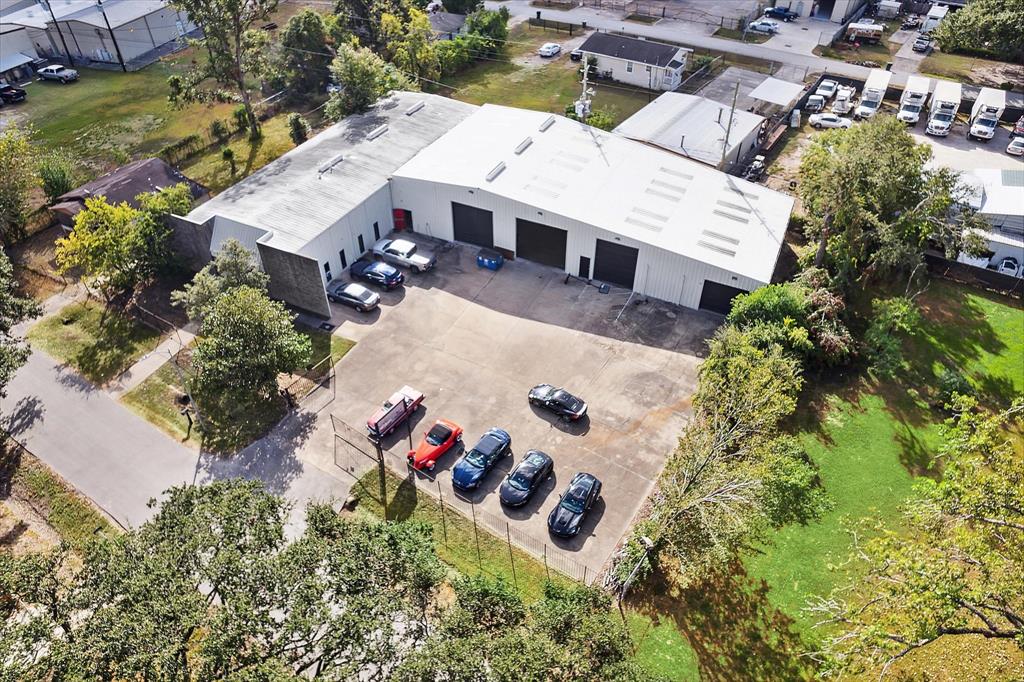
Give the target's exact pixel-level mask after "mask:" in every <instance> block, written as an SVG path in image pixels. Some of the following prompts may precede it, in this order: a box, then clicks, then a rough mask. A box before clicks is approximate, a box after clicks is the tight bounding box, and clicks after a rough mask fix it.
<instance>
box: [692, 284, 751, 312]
mask: <svg viewBox="0 0 1024 682" xmlns="http://www.w3.org/2000/svg"><path fill="white" fill-rule="evenodd" d="M745 293H747V292H746V290H744V289H737V288H736V287H730V286H727V285H725V284H719V283H718V282H712V281H710V280H704V288H703V289H702V290H701V292H700V305H699V306H698V307H699V308H700V309H701V310H710V311H712V312H715V313H721V314H723V315H728V314H729V310H731V309H732V299H734V298H736V297H737V296H739V295H740V294H745Z"/></svg>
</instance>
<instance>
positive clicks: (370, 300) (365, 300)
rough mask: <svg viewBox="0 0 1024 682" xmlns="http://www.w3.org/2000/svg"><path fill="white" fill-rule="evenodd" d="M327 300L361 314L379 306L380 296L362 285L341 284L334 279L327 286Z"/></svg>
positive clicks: (353, 283)
mask: <svg viewBox="0 0 1024 682" xmlns="http://www.w3.org/2000/svg"><path fill="white" fill-rule="evenodd" d="M327 298H329V299H330V300H332V301H334V302H335V303H340V304H342V305H347V306H349V307H352V308H355V309H356V310H358V311H359V312H361V313H368V312H370V311H371V310H373V309H374V308H376V307H377V306H378V305H380V294H378V293H375V292H373V291H370V290H369V289H367V288H366V287H364V286H363V285H362V284H356V283H355V282H343V281H341V280H340V279H336V280H334V281H333V282H331V283H330V284H328V285H327Z"/></svg>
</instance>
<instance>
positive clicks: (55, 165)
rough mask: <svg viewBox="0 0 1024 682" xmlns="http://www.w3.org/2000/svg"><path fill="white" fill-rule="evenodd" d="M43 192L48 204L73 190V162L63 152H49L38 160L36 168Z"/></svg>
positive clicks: (69, 156)
mask: <svg viewBox="0 0 1024 682" xmlns="http://www.w3.org/2000/svg"><path fill="white" fill-rule="evenodd" d="M37 171H38V173H39V179H40V180H41V181H42V183H43V192H44V193H45V194H46V199H47V201H48V202H49V203H51V204H52V203H53V202H55V201H56V200H57V197H59V196H60V195H62V194H64V193H65V192H70V191H71V190H73V189H74V188H75V160H74V159H73V158H72V157H71V155H70V154H68V153H67V152H66V151H64V150H57V151H53V152H50V153H49V154H47V155H45V156H43V157H42V158H41V159H40V160H39V167H38V168H37Z"/></svg>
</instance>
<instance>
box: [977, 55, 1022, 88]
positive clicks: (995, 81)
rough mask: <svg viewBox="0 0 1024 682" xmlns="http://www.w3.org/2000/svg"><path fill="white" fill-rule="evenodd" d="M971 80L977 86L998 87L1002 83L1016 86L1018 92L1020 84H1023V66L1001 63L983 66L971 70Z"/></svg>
mask: <svg viewBox="0 0 1024 682" xmlns="http://www.w3.org/2000/svg"><path fill="white" fill-rule="evenodd" d="M971 79H972V80H973V81H974V82H975V83H977V84H978V85H989V86H992V87H999V86H1000V85H1002V84H1003V83H1014V84H1016V88H1015V89H1017V90H1020V89H1021V88H1020V84H1021V83H1024V64H1011V63H1009V62H1001V63H997V64H991V65H990V64H983V65H979V66H975V67H974V68H972V69H971Z"/></svg>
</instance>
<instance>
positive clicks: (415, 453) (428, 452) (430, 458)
mask: <svg viewBox="0 0 1024 682" xmlns="http://www.w3.org/2000/svg"><path fill="white" fill-rule="evenodd" d="M461 442H462V427H461V426H459V425H458V424H456V423H454V422H450V421H448V420H447V419H438V420H437V421H436V422H435V423H434V425H433V426H431V427H430V430H429V431H427V432H426V433H424V434H423V440H421V441H420V444H419V445H417V446H416V449H415V450H410V451H409V455H408V459H409V466H411V467H412V468H413V469H428V470H431V469H433V468H434V465H435V464H437V460H439V459H440V458H441V455H443V454H444V453H446V452H448V451H449V450H451V448H452V446H453V445H455V444H456V443H461Z"/></svg>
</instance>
